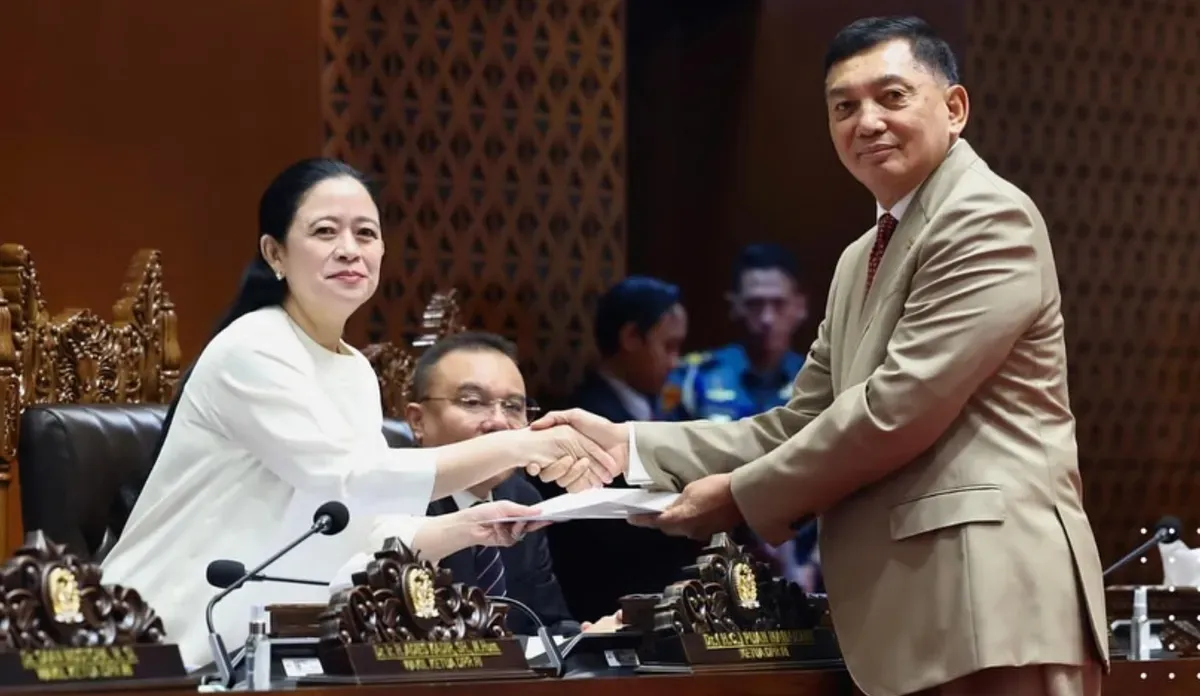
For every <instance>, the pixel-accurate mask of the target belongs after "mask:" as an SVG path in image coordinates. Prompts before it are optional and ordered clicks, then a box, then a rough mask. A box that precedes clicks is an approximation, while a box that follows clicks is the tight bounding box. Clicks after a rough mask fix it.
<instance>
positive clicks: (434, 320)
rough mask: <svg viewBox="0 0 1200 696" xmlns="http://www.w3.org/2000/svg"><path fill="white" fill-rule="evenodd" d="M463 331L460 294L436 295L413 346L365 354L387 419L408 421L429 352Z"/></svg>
mask: <svg viewBox="0 0 1200 696" xmlns="http://www.w3.org/2000/svg"><path fill="white" fill-rule="evenodd" d="M462 330H463V323H462V316H461V310H460V308H459V304H458V291H456V290H453V289H451V290H448V291H445V292H435V293H434V294H433V297H432V298H430V300H429V304H428V305H426V306H425V312H424V314H423V316H422V317H421V330H420V332H419V334H418V335H417V337H416V339H414V340H413V342H412V345H411V346H408V347H405V346H400V345H396V344H395V343H391V342H384V343H372V344H370V345H368V346H366V347H365V348H363V350H362V353H363V355H364V356H366V358H367V360H368V361H370V363H371V367H373V368H374V369H375V375H376V376H377V377H378V379H379V392H380V397H381V399H382V401H383V417H384V418H394V419H397V420H404V407H405V406H407V405H408V402H409V401H410V400H411V399H412V379H413V371H414V369H415V368H416V364H417V358H418V357H420V355H421V353H422V352H423V351H424V349H425V348H428V347H429V346H431V345H433V344H434V343H436V342H437V341H440V340H441V339H443V338H445V337H446V336H448V335H450V334H453V333H458V332H460V331H462Z"/></svg>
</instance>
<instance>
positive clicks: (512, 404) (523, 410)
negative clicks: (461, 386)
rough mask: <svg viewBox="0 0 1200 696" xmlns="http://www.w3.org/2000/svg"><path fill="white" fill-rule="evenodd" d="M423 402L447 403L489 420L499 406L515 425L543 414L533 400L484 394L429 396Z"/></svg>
mask: <svg viewBox="0 0 1200 696" xmlns="http://www.w3.org/2000/svg"><path fill="white" fill-rule="evenodd" d="M421 401H422V402H425V401H445V402H447V403H449V404H453V405H454V406H456V407H458V408H460V409H462V410H463V411H466V412H467V413H469V414H471V415H472V416H476V417H478V418H487V417H488V416H490V415H492V414H493V413H495V412H496V406H499V407H500V412H501V413H502V414H504V417H505V418H506V419H508V422H510V423H513V424H514V425H525V424H526V423H528V422H529V421H531V420H534V419H535V418H537V416H538V414H539V413H541V409H540V408H539V407H538V405H537V403H536V402H535V401H534V400H533V399H527V398H522V397H516V396H514V397H508V398H504V399H494V398H491V397H487V396H484V395H483V394H459V395H458V396H427V397H425V398H423V399H421Z"/></svg>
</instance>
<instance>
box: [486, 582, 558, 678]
mask: <svg viewBox="0 0 1200 696" xmlns="http://www.w3.org/2000/svg"><path fill="white" fill-rule="evenodd" d="M488 601H489V602H495V603H497V604H505V605H508V606H510V607H516V608H517V609H519V610H521V613H522V614H524V615H525V616H528V617H529V620H530V621H532V622H533V625H534V626H537V636H538V639H539V640H541V641H542V648H543V649H544V650H545V651H546V658H547V659H549V660H550V671H552V672H553V673H554V676H555V677H561V676H562V675H563V672H564V671H565V668H564V667H563V659H562V654H561V653H559V651H558V644H557V643H555V642H554V639H553V638H551V637H550V629H548V628H546V624H545V623H543V622H542V619H541V617H539V616H538V615H537V613H536V612H535V611H534V610H532V609H530V608H529V605H528V604H526V603H524V602H521V601H518V600H515V599H513V598H512V597H492V596H491V595H488Z"/></svg>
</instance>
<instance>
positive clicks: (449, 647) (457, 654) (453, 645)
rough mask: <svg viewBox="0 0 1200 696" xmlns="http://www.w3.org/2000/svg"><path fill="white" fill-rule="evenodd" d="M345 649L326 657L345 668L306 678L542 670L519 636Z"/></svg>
mask: <svg viewBox="0 0 1200 696" xmlns="http://www.w3.org/2000/svg"><path fill="white" fill-rule="evenodd" d="M340 651H341V654H340V655H326V654H323V655H322V657H321V664H322V665H323V666H324V665H326V664H328V663H329V662H334V663H340V664H342V665H344V666H345V667H347V668H348V669H344V670H338V671H341V672H344V673H343V674H340V675H339V674H329V673H328V671H326V674H325V675H324V676H314V677H308V678H305V679H304V682H305V683H312V684H330V683H335V684H374V683H401V682H410V681H422V682H424V681H461V680H475V679H478V680H485V679H486V680H492V679H528V678H530V677H535V676H537V675H536V674H535V673H534V672H532V671H531V670H530V668H529V665H528V663H526V661H525V652H524V650H523V649H522V648H521V643H520V641H518V640H517V639H515V638H492V639H476V640H449V641H440V642H436V641H405V642H402V643H384V644H375V645H363V644H360V645H346V646H342V647H341V648H340Z"/></svg>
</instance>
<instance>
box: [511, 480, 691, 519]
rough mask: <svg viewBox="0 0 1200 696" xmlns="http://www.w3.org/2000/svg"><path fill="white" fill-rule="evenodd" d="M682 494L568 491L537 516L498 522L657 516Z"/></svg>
mask: <svg viewBox="0 0 1200 696" xmlns="http://www.w3.org/2000/svg"><path fill="white" fill-rule="evenodd" d="M678 497H679V494H678V493H665V492H661V491H647V490H642V489H640V488H593V489H591V490H587V491H582V492H579V493H564V494H563V495H560V496H558V497H556V498H551V499H549V500H546V501H543V502H542V503H540V504H538V505H537V508H538V509H540V510H541V514H539V515H537V516H535V517H511V518H506V519H500V520H496V521H497V522H521V521H525V522H529V521H532V520H548V521H552V522H566V521H568V520H623V519H626V518H628V517H631V516H633V515H653V514H655V513H659V512H662V511H663V510H665V509H667V506H668V505H670V504H671V503H673V502H675V499H676V498H678Z"/></svg>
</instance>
